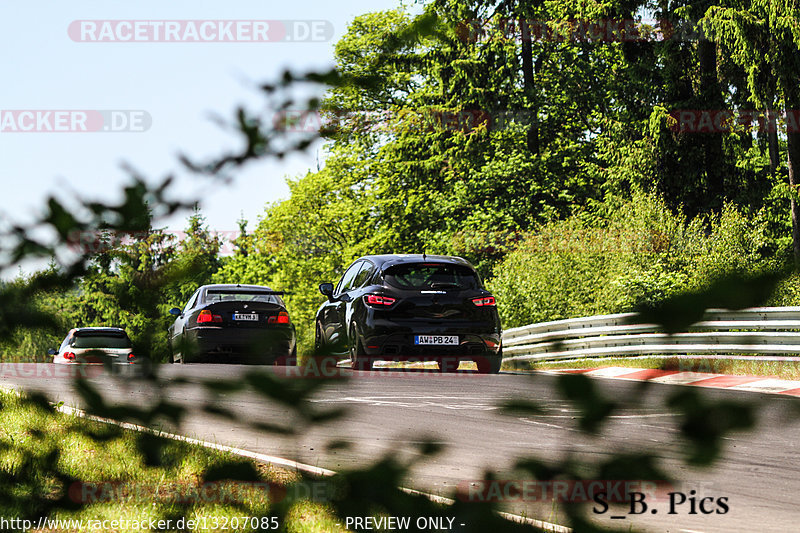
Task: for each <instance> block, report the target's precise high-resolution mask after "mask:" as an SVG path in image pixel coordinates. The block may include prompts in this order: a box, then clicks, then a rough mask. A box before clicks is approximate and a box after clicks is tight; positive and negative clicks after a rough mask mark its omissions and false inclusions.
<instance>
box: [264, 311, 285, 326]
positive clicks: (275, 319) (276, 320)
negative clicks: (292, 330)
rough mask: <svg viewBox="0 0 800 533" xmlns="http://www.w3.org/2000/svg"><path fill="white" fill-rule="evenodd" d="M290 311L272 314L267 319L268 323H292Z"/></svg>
mask: <svg viewBox="0 0 800 533" xmlns="http://www.w3.org/2000/svg"><path fill="white" fill-rule="evenodd" d="M290 323H291V322H290V321H289V313H287V312H286V311H281V312H280V313H278V314H277V316H271V317H269V318H268V319H267V324H290Z"/></svg>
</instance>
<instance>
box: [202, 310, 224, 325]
mask: <svg viewBox="0 0 800 533" xmlns="http://www.w3.org/2000/svg"><path fill="white" fill-rule="evenodd" d="M208 322H211V323H212V324H219V323H221V322H222V317H221V316H219V315H212V314H211V311H209V310H208V309H203V310H202V311H200V314H199V315H197V323H198V324H206V323H208Z"/></svg>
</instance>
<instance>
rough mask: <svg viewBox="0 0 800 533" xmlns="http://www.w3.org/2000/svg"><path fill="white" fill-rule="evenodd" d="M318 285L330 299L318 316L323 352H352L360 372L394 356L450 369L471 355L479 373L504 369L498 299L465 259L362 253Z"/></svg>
mask: <svg viewBox="0 0 800 533" xmlns="http://www.w3.org/2000/svg"><path fill="white" fill-rule="evenodd" d="M319 290H320V292H321V293H322V294H324V295H325V296H326V297H327V301H326V302H324V303H323V304H322V305H321V306H320V308H319V310H318V311H317V314H316V333H315V343H316V344H315V349H316V351H317V353H318V354H339V355H343V354H345V353H348V354H349V356H350V363H351V366H352V368H354V369H362V370H364V369H370V368H372V364H373V362H374V361H375V360H379V359H384V360H386V359H389V360H433V361H436V362H437V363H438V366H439V369H440V370H442V371H445V372H452V371H455V370H456V369H457V368H458V365H459V363H460V362H461V361H462V360H471V361H474V362H475V363H476V364H477V366H478V371H479V372H481V373H497V372H499V371H500V364H501V362H502V345H501V339H500V335H501V329H500V318H499V316H498V314H497V307H496V306H495V299H494V297H493V296H492V295H491V294H490V293H489V292H488V291H487V290H486V289H484V288H483V284H482V283H481V280H480V277H479V276H478V273H477V272H476V271H475V268H474V267H473V266H472V265H471V264H470V263H469V262H468V261H466V260H465V259H462V258H460V257H451V256H441V255H424V254H422V255H370V256H364V257H362V258H360V259H358V260H356V261H355V262H353V263H352V264H351V265H350V267H348V269H347V270H346V271H345V273H344V275H343V276H342V278H341V279H340V280H339V282H338V284H337V285H336V286H335V287H334V285H333V284H332V283H322V284H321V285H320V286H319Z"/></svg>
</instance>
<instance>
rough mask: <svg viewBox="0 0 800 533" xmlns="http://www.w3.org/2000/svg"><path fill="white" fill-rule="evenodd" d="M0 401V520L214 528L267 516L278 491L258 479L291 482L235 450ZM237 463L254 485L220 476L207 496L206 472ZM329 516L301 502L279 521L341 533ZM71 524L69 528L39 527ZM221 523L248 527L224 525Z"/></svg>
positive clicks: (21, 401) (19, 398)
mask: <svg viewBox="0 0 800 533" xmlns="http://www.w3.org/2000/svg"><path fill="white" fill-rule="evenodd" d="M0 403H1V404H2V406H1V407H0V516H3V517H5V518H13V517H33V516H39V515H42V514H44V515H47V516H49V517H50V518H51V519H76V520H81V519H82V520H84V523H88V520H104V519H108V520H113V519H118V520H130V521H143V520H149V519H151V518H152V519H155V520H158V519H165V518H170V517H171V518H173V520H176V519H177V518H179V517H185V518H186V519H198V518H200V517H205V518H206V527H205V528H203V527H202V524H201V523H198V524H196V526H195V527H194V528H193V529H192V530H193V531H217V530H220V529H219V527H214V526H213V523H212V522H213V521H214V520H216V523H217V524H219V523H221V521H223V520H225V519H228V520H232V519H233V518H234V517H244V516H249V517H263V516H269V515H270V511H271V506H272V505H273V504H277V501H276V502H272V501H270V499H271V498H272V497H275V498H276V500H277V499H278V497H277V496H273V495H274V494H281V492H282V491H281V490H278V491H270V490H266V489H265V488H264V487H265V484H267V483H270V484H272V486H273V487H279V488H282V489H287V488H288V489H289V490H291V484H292V483H293V482H297V481H299V475H298V474H296V473H294V472H292V471H288V470H283V469H276V468H274V467H270V466H267V465H262V464H257V463H253V462H250V461H249V460H245V459H242V458H240V457H237V456H234V455H233V454H229V453H224V452H220V451H216V450H210V449H207V448H204V447H202V446H197V445H192V444H188V443H185V442H179V441H174V440H169V439H159V438H155V437H152V436H147V435H144V434H142V433H138V432H134V431H130V430H124V429H121V428H119V427H116V426H112V425H108V424H103V423H100V422H94V421H90V420H86V419H82V418H78V417H74V416H71V415H67V414H62V413H58V412H53V411H52V410H51V409H48V408H47V406H46V404H45V403H43V402H34V401H32V400H31V399H30V398H27V397H26V396H23V395H20V394H18V393H15V392H8V391H0ZM145 452H147V453H145ZM146 457H149V458H150V460H149V461H148V460H146ZM148 463H150V464H148ZM238 468H241V469H243V470H247V469H250V470H252V471H254V472H255V474H256V476H257V479H258V481H257V483H261V484H260V485H253V484H246V483H241V482H239V483H237V482H233V481H230V480H227V481H226V480H224V479H222V480H220V481H216V482H213V484H212V485H210V486H211V487H213V491H212V492H207V493H205V494H206V495H208V494H210V496H204V495H203V494H204V493H203V492H202V490H203V485H202V482H203V480H204V479H206V478H205V476H206V475H207V474H208V472H212V471H214V470H215V469H220V470H222V471H223V472H230V471H233V470H234V469H238ZM221 477H223V478H224V477H225V475H224V474H223V476H221ZM81 483H87V484H88V485H85V484H81ZM207 486H208V485H207ZM75 501H79V502H80V501H82V502H84V504H83V505H74V503H75ZM70 507H72V508H70ZM337 523H338V521H337V520H336V518H335V516H334V515H333V514H332V513H331V512H330V511H329V510H328V509H327V508H326V507H325V506H323V505H322V504H319V503H316V502H310V501H299V502H295V503H294V504H292V506H291V507H290V508H289V511H288V513H287V515H286V522H285V525H286V529H287V531H290V532H308V533H314V532H330V531H345V529H344V528H342V527H337V526H336V524H337ZM86 529H88V528H87V526H85V525H84V530H86ZM72 530H77V529H75V528H61V529H47V530H46V531H72ZM105 530H106V531H107V530H108V529H105ZM34 531H36V530H34ZM40 531H42V530H40ZM115 531H149V528H146V529H135V528H132V527H127V528H126V527H119V528H117V529H115ZM226 531H230V532H237V531H252V529H251V528H250V527H242V526H240V527H238V528H237V527H230V526H229V527H228V528H227V529H226Z"/></svg>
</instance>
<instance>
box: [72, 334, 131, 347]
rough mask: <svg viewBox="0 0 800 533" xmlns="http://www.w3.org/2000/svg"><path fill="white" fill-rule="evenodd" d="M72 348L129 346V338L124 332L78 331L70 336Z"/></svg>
mask: <svg viewBox="0 0 800 533" xmlns="http://www.w3.org/2000/svg"><path fill="white" fill-rule="evenodd" d="M70 346H72V347H73V348H130V347H131V340H130V339H129V338H128V336H127V335H126V334H125V333H115V332H107V331H104V332H94V331H78V332H76V333H75V336H74V337H73V338H72V342H71V343H70Z"/></svg>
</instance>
